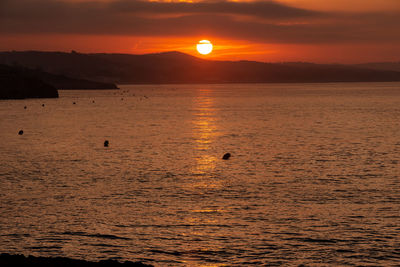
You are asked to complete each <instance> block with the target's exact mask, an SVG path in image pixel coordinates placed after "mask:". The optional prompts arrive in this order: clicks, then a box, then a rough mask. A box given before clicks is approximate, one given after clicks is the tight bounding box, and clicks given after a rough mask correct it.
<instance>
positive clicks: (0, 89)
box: [0, 64, 118, 99]
mask: <svg viewBox="0 0 400 267" xmlns="http://www.w3.org/2000/svg"><path fill="white" fill-rule="evenodd" d="M57 89H82V90H87V89H97V90H99V89H118V87H117V86H116V85H115V84H113V83H104V82H94V81H89V80H85V79H76V78H70V77H67V76H65V75H60V74H51V73H48V72H45V71H42V70H38V69H29V68H26V67H22V66H9V65H3V64H0V99H23V98H53V97H58V90H57Z"/></svg>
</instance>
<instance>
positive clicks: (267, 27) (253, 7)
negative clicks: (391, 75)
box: [0, 0, 400, 43]
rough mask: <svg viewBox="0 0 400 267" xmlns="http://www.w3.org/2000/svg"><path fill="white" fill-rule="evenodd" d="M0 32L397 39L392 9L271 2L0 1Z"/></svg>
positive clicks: (329, 40) (282, 39) (319, 40)
mask: <svg viewBox="0 0 400 267" xmlns="http://www.w3.org/2000/svg"><path fill="white" fill-rule="evenodd" d="M0 5H1V6H0V33H5V34H13V33H27V34H38V33H56V34H60V33H61V34H63V33H66V34H97V35H98V34H105V35H109V34H113V35H131V36H132V35H133V36H134V35H138V36H157V37H158V36H175V37H176V36H180V37H184V36H195V35H203V36H204V35H205V36H218V37H221V38H231V39H232V38H233V39H241V40H250V41H257V42H275V43H345V42H388V41H400V35H399V34H398V28H399V27H400V21H399V19H398V18H399V17H400V16H399V15H400V14H396V13H392V14H390V13H368V14H359V13H357V14H349V13H346V14H342V13H333V12H332V13H327V12H324V13H322V12H316V11H311V10H306V9H300V8H294V7H290V6H287V5H283V4H279V3H277V2H273V1H259V2H230V1H214V2H210V1H206V2H199V3H182V2H168V3H166V2H147V1H137V0H131V1H128V0H117V1H111V2H104V1H99V0H97V2H96V1H93V2H68V1H65V0H64V1H54V0H1V4H0Z"/></svg>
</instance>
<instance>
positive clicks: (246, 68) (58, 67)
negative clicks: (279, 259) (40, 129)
mask: <svg viewBox="0 0 400 267" xmlns="http://www.w3.org/2000/svg"><path fill="white" fill-rule="evenodd" d="M0 64H7V65H11V66H23V67H28V68H32V69H36V70H38V71H39V70H41V71H45V72H48V73H52V74H57V75H66V76H69V77H72V78H75V79H88V80H95V81H102V82H107V83H117V84H128V83H131V84H151V83H154V84H168V83H324V82H389V81H400V62H393V63H368V64H357V65H341V64H313V63H302V62H294V63H262V62H255V61H215V60H205V59H201V58H197V57H194V56H190V55H187V54H184V53H180V52H165V53H157V54H145V55H131V54H83V53H77V52H75V51H72V52H71V53H65V52H39V51H21V52H18V51H11V52H0Z"/></svg>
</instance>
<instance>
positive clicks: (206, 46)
mask: <svg viewBox="0 0 400 267" xmlns="http://www.w3.org/2000/svg"><path fill="white" fill-rule="evenodd" d="M196 48H197V52H199V53H200V54H202V55H208V54H210V53H211V51H212V50H213V45H212V43H211V42H210V41H208V40H201V41H200V42H199V43H198V44H197V45H196Z"/></svg>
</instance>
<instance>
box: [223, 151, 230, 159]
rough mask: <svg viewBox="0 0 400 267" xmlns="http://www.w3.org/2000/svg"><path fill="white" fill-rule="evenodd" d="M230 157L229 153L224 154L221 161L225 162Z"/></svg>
mask: <svg viewBox="0 0 400 267" xmlns="http://www.w3.org/2000/svg"><path fill="white" fill-rule="evenodd" d="M230 157H231V153H226V154H225V155H224V156H223V157H222V159H225V160H227V159H229V158H230Z"/></svg>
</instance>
